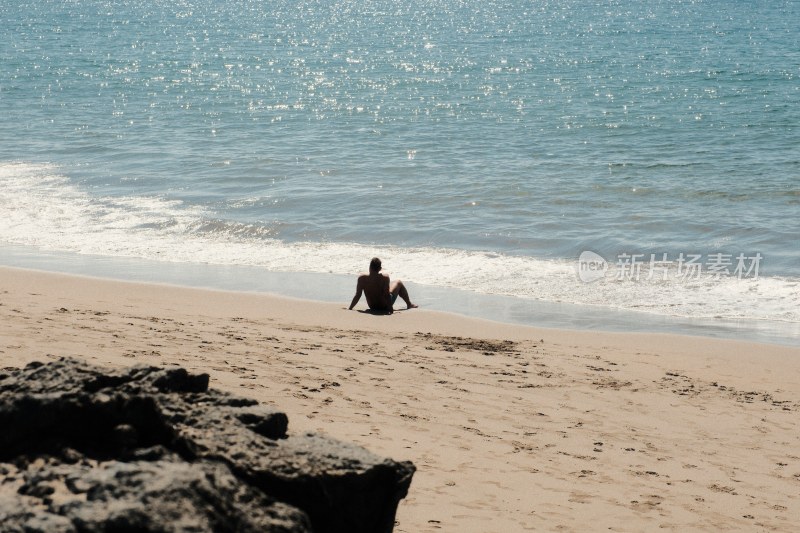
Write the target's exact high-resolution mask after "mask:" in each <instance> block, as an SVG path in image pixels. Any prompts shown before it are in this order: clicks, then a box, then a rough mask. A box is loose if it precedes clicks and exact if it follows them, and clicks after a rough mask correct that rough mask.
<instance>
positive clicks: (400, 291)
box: [391, 280, 419, 309]
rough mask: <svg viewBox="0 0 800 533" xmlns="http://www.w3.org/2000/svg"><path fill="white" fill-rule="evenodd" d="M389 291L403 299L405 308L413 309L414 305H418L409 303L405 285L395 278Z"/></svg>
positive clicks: (409, 299)
mask: <svg viewBox="0 0 800 533" xmlns="http://www.w3.org/2000/svg"><path fill="white" fill-rule="evenodd" d="M391 293H392V296H399V297H400V298H402V299H403V301H404V302H405V303H406V308H408V309H413V308H415V307H419V306H418V305H417V304H412V303H411V298H409V296H408V290H407V289H406V286H405V285H404V284H403V282H402V281H400V280H397V281H395V282H393V283H392V288H391Z"/></svg>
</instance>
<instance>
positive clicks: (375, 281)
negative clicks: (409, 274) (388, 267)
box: [350, 257, 417, 314]
mask: <svg viewBox="0 0 800 533" xmlns="http://www.w3.org/2000/svg"><path fill="white" fill-rule="evenodd" d="M362 292H363V293H364V295H365V296H366V297H367V305H368V306H369V308H370V310H372V311H378V312H382V313H388V314H392V313H393V312H394V308H393V307H392V306H393V305H394V302H395V300H397V297H398V296H399V297H400V298H402V299H403V300H404V301H405V302H406V307H407V308H408V309H412V308H414V307H417V306H416V305H414V304H412V303H411V299H410V298H409V297H408V291H407V290H406V287H405V285H403V282H402V281H400V280H397V281H395V282H394V283H390V282H389V276H388V275H386V274H381V260H380V259H378V258H377V257H373V258H372V261H370V262H369V274H361V275H360V276H358V284H357V285H356V295H355V296H353V301H352V302H350V309H353V307H355V306H356V304H357V303H358V301H359V300H360V299H361V293H362Z"/></svg>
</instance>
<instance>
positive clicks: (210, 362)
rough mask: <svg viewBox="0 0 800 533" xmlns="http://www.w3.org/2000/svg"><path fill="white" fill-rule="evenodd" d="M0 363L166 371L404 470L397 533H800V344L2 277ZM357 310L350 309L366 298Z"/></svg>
mask: <svg viewBox="0 0 800 533" xmlns="http://www.w3.org/2000/svg"><path fill="white" fill-rule="evenodd" d="M0 280H2V281H0V317H1V318H0V360H2V365H0V366H3V367H6V366H22V365H24V364H26V363H27V362H30V361H33V360H40V361H44V360H48V359H53V358H57V357H60V356H66V355H70V356H77V357H81V358H83V359H85V360H87V361H89V362H91V363H96V364H103V365H111V366H130V365H133V364H148V365H156V366H171V365H180V366H183V367H185V368H187V370H189V371H191V372H205V373H208V374H210V376H211V386H212V387H215V388H220V389H223V390H228V391H231V392H236V393H237V394H242V395H246V396H250V397H253V398H255V399H257V400H259V401H261V402H264V403H267V404H274V405H275V406H277V407H278V408H280V409H281V410H283V411H285V412H286V413H287V415H288V416H289V420H290V421H291V423H290V427H289V432H290V433H299V432H303V431H317V432H322V433H324V434H326V435H329V436H331V437H334V438H338V439H341V440H346V441H351V442H355V443H357V444H360V445H362V446H364V447H366V448H367V449H369V450H371V451H373V452H375V453H378V454H381V455H385V456H388V457H392V458H393V459H396V460H411V461H412V462H414V464H415V465H416V466H417V468H418V471H417V474H416V475H415V477H414V480H413V482H412V485H411V489H410V492H409V495H408V497H407V498H406V499H405V500H403V501H402V502H401V504H400V507H399V509H398V515H397V519H398V524H397V527H396V528H395V530H396V531H399V532H411V531H524V530H542V529H547V530H552V529H557V528H561V529H566V530H573V531H579V530H587V529H598V528H600V527H604V528H606V527H607V528H611V529H614V530H647V529H654V528H656V527H668V528H672V529H686V528H690V529H714V528H737V529H751V528H763V529H771V530H788V529H790V528H791V525H792V524H795V523H798V521H800V499H798V498H797V495H796V492H797V490H796V489H797V482H798V481H797V480H798V479H800V456H798V454H797V452H796V448H797V443H798V442H797V435H798V434H800V427H798V426H800V423H798V419H797V411H799V410H800V349H798V348H794V347H788V346H778V345H768V344H759V343H752V342H743V341H734V340H718V339H707V338H700V337H691V336H680V335H668V334H645V333H607V332H602V333H600V332H592V331H570V330H557V329H546V328H534V327H525V326H518V325H510V324H502V323H496V322H491V321H486V320H479V319H473V318H466V317H463V316H459V315H453V314H448V313H440V312H435V311H430V310H424V309H420V310H413V311H408V312H406V311H403V312H399V313H396V314H395V315H392V316H374V315H370V314H366V313H359V312H357V311H346V310H345V309H344V307H345V303H342V304H332V303H317V302H309V301H305V300H299V299H293V298H285V297H279V296H272V295H262V294H253V293H245V292H226V291H215V290H207V289H193V288H186V287H177V286H170V285H159V284H143V283H136V282H123V281H114V280H107V279H98V278H90V277H83V276H73V275H65V274H54V273H47V272H40V271H34V270H24V269H16V268H8V267H0ZM362 306H363V303H362Z"/></svg>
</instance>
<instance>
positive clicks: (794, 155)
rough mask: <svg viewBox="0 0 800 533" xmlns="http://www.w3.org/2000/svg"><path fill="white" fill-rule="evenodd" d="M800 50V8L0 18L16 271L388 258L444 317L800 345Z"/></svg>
mask: <svg viewBox="0 0 800 533" xmlns="http://www.w3.org/2000/svg"><path fill="white" fill-rule="evenodd" d="M798 27H800V4H799V3H798V2H794V1H772V2H763V1H755V2H743V1H738V0H709V1H702V0H696V1H678V0H674V1H670V0H660V1H659V0H655V1H652V2H630V1H622V0H617V1H611V0H602V1H598V2H593V3H586V2H578V1H577V0H566V1H559V2H555V1H541V2H538V1H522V0H501V1H491V0H489V1H487V0H481V1H460V2H459V1H451V0H447V1H446V0H439V1H436V0H420V1H411V0H393V1H388V0H376V1H360V2H349V1H333V0H318V1H311V2H288V1H283V0H278V1H272V2H262V1H255V0H252V1H250V0H240V1H225V2H219V1H214V0H195V1H192V0H186V1H180V2H176V1H166V0H158V1H157V0H127V1H92V0H80V1H78V0H74V1H65V0H58V1H56V0H40V1H37V2H30V3H25V2H12V1H10V0H0V250H4V252H3V253H0V264H11V263H14V260H13V259H12V255H13V256H18V255H19V250H21V249H23V250H24V253H23V255H27V256H29V257H36V258H38V260H37V261H38V263H46V264H48V265H49V266H50V267H52V268H55V269H57V268H58V267H59V264H60V263H62V262H67V263H69V262H70V261H72V263H73V264H74V263H75V261H74V260H70V259H69V258H70V257H73V258H74V257H81V258H86V259H87V260H86V261H85V262H81V261H79V263H80V264H81V265H83V266H82V268H83V269H84V270H85V271H86V272H87V273H92V270H93V267H92V262H91V261H89V260H88V258H94V260H96V261H99V262H103V261H110V260H114V259H118V260H120V261H141V264H143V265H144V264H148V265H156V266H154V267H153V266H151V267H149V268H151V270H152V272H151V273H152V275H153V276H154V277H156V278H157V275H158V272H159V270H161V268H160V267H159V266H158V265H162V266H163V267H165V268H166V267H169V268H170V269H174V268H178V269H179V270H180V269H181V268H183V270H184V271H185V272H189V271H194V269H196V268H198V267H200V266H202V265H207V266H209V267H210V268H211V267H213V268H225V269H231V268H233V269H236V268H241V269H246V271H247V272H248V273H249V274H248V275H252V272H253V271H254V270H255V271H263V272H268V273H283V272H297V273H324V274H335V275H337V276H343V277H344V276H352V275H354V274H356V273H357V272H359V271H363V270H364V269H365V268H366V266H367V264H368V262H369V258H370V257H372V256H373V255H378V256H380V257H382V258H383V260H384V265H385V266H386V267H387V269H388V270H390V271H391V272H392V275H393V276H395V277H398V276H399V277H402V278H403V279H405V280H408V281H410V282H412V283H414V284H415V290H416V291H417V294H418V295H419V298H420V299H422V300H424V299H425V295H426V292H430V293H437V294H438V292H437V291H441V290H443V289H454V288H458V289H459V290H463V291H464V293H466V294H468V295H475V297H478V298H479V297H481V295H483V296H485V297H486V298H487V299H491V298H496V297H504V296H509V297H513V298H514V299H515V300H516V301H519V302H522V303H523V304H524V305H536V304H538V303H541V304H542V305H545V306H548V305H568V306H574V307H570V309H572V311H570V313H572V314H575V313H577V314H580V313H582V312H586V313H594V314H595V315H597V314H598V313H599V314H600V315H602V314H603V313H606V312H608V313H609V314H611V313H614V312H617V311H619V312H624V313H632V314H630V315H625V316H633V317H636V316H642V317H645V316H648V317H674V318H680V319H687V320H696V321H702V322H703V323H704V324H710V325H712V326H713V325H714V324H716V323H718V324H726V323H735V324H738V325H739V326H742V325H748V324H749V325H752V327H753V328H755V329H758V328H763V327H767V328H768V329H770V330H771V331H778V332H782V333H780V334H778V336H781V335H782V336H783V337H784V339H788V340H789V341H790V342H797V341H799V340H800V216H798V215H800V131H799V130H798V126H800V33H798V32H797V28H798ZM11 250H15V251H14V252H13V253H12V252H11ZM4 254H5V257H4ZM38 263H37V264H38ZM244 271H245V270H242V272H244ZM209 272H211V270H209ZM304 275H305V274H304ZM234 277H235V276H234ZM281 279H282V280H285V279H287V278H284V277H282V278H281ZM288 279H292V278H291V277H290V278H288ZM293 279H295V280H296V282H297V283H305V281H303V280H304V279H305V278H303V277H302V276H297V277H295V278H293ZM336 279H339V278H336ZM342 279H345V278H342ZM283 283H284V284H287V285H291V284H292V281H283ZM347 290H348V291H351V290H352V288H351V287H349V286H348V288H347ZM485 301H486V302H488V301H489V300H485ZM345 303H346V302H345ZM479 306H480V304H479ZM548 309H549V308H548ZM637 313H638V314H637ZM523 314H524V313H523ZM633 320H635V318H634V319H633ZM523 321H524V320H523ZM532 321H533V322H535V320H533V319H532ZM593 324H594V325H597V324H596V323H594V322H593Z"/></svg>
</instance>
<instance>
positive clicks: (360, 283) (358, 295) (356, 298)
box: [350, 276, 364, 311]
mask: <svg viewBox="0 0 800 533" xmlns="http://www.w3.org/2000/svg"><path fill="white" fill-rule="evenodd" d="M362 292H364V282H363V281H362V276H359V277H358V283H357V284H356V295H355V296H353V301H352V302H350V311H352V310H353V308H354V307H355V306H356V304H357V303H358V301H359V300H360V299H361V293H362Z"/></svg>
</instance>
